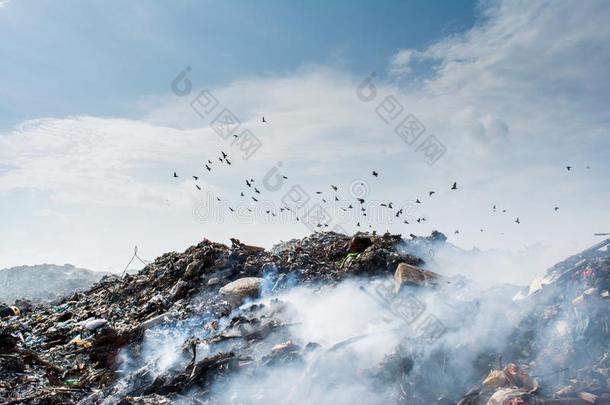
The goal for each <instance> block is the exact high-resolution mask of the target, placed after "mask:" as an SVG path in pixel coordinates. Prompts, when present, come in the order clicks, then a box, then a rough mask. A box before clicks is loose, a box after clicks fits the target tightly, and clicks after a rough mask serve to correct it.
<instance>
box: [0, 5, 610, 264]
mask: <svg viewBox="0 0 610 405" xmlns="http://www.w3.org/2000/svg"><path fill="white" fill-rule="evenodd" d="M380 3H381V4H380ZM609 20H610V5H608V4H607V2H605V1H601V0H600V1H596V0H591V1H586V2H578V3H577V2H573V1H501V0H496V1H453V2H426V1H395V2H394V1H386V2H375V1H364V0H362V1H347V0H345V1H340V0H337V1H333V2H328V1H326V2H323V1H311V2H307V3H305V2H286V1H271V0H269V1H259V2H249V1H228V2H211V1H209V2H208V1H185V2H180V4H179V5H176V4H171V3H169V2H162V1H146V2H144V1H134V2H129V3H125V2H119V1H110V2H101V1H99V2H98V1H91V2H77V1H63V2H51V1H29V0H12V1H11V0H9V1H7V0H4V1H0V37H1V38H3V39H4V40H3V41H0V60H2V63H0V224H2V236H3V239H2V241H3V243H2V244H0V268H1V267H9V266H17V265H23V264H38V263H44V262H46V263H57V264H63V263H72V264H74V265H77V266H80V267H86V268H91V269H94V270H104V271H115V272H118V271H122V270H123V268H124V266H125V265H126V264H127V262H128V261H129V258H130V257H131V255H132V253H133V248H134V246H135V245H137V246H138V248H139V254H140V256H141V257H143V258H144V259H146V260H153V259H154V258H155V257H157V256H158V255H160V254H162V253H164V252H167V251H172V250H183V249H185V248H186V247H188V246H190V245H192V244H195V243H197V242H198V241H200V240H202V239H203V238H208V239H211V240H215V241H219V242H223V243H229V238H231V237H236V238H239V239H240V240H241V241H242V242H244V243H249V244H254V245H262V246H265V247H271V246H272V245H274V244H276V243H278V242H280V241H282V240H284V241H285V240H288V239H291V238H294V237H303V236H305V235H307V234H308V233H310V232H311V230H312V229H314V230H317V229H324V230H330V229H335V230H340V231H344V232H347V233H354V232H356V231H358V230H364V231H367V230H368V231H372V230H376V231H377V232H385V231H386V230H389V231H391V232H396V233H401V234H403V235H405V236H407V235H409V234H410V233H414V234H428V233H430V232H431V231H432V230H434V229H438V230H440V231H442V232H444V233H446V234H447V236H448V237H449V241H450V242H451V243H454V244H456V245H458V246H460V247H462V248H464V249H471V248H473V247H476V248H478V249H483V250H502V251H507V252H523V251H524V250H525V251H530V252H536V253H538V254H539V256H540V257H539V259H540V266H543V265H551V264H552V263H553V262H555V261H557V260H560V259H562V258H564V257H566V256H568V255H570V254H573V253H576V252H578V251H579V250H582V249H584V248H586V247H588V246H590V245H592V244H593V243H595V242H596V241H599V240H600V239H601V237H598V236H594V233H596V232H610V216H608V204H609V201H610V187H609V186H610V177H609V176H608V173H609V169H610V159H608V156H609V155H610V134H609V131H610V129H609V128H610V126H609V125H608V124H609V123H610V116H609V113H610V112H609V110H608V105H610V104H609V101H610V100H609V98H610V91H609V90H610V81H609V80H608V79H609V78H610V77H609V76H610V73H609V72H610V69H609V67H610V66H609V64H610V48H608V46H607V43H608V40H609V39H610V26H609V25H608V24H607V21H609ZM227 114H229V115H230V117H233V119H235V120H238V121H239V126H231V125H228V124H226V121H222V119H223V118H226V117H227V116H229V115H227ZM263 116H264V117H265V119H266V122H262V117H263ZM217 117H220V118H217ZM221 121H222V122H225V124H224V125H221V124H219V122H221ZM234 135H236V136H237V138H235V137H234ZM246 141H247V142H246ZM248 142H250V143H248ZM248 145H249V147H248V148H246V146H248ZM221 151H223V152H225V153H226V154H227V155H228V159H229V161H230V162H231V165H228V164H227V163H226V162H224V161H223V162H221V161H219V159H218V158H219V156H221ZM208 159H209V160H211V161H212V162H213V163H212V164H211V171H209V172H208V171H207V170H206V168H205V166H204V165H205V164H206V163H207V161H208ZM208 165H209V164H208ZM566 166H570V167H571V170H569V171H568V170H567V169H566ZM373 171H376V172H377V173H378V174H379V175H378V176H377V177H376V176H373V175H372V172H373ZM174 172H176V173H177V175H178V177H177V178H175V177H173V173H174ZM193 175H195V176H197V177H198V180H195V179H194V178H192V177H191V176H193ZM282 176H285V177H287V178H284V177H282ZM246 179H254V180H255V181H254V183H253V187H252V188H249V187H247V186H246V184H245V180H246ZM454 182H457V186H458V187H457V190H451V186H452V185H453V183H454ZM196 185H197V186H199V187H200V188H201V190H199V189H197V188H196V187H195V186H196ZM331 185H335V186H337V191H336V192H335V191H334V190H333V189H332V188H331V187H330V186H331ZM254 187H257V189H258V190H259V191H260V194H259V193H255V192H253V188H254ZM430 191H435V193H434V194H432V195H430ZM241 192H243V193H244V197H241V196H240V193H241ZM316 192H322V194H317V193H316ZM295 196H299V198H296V197H295ZM305 196H306V198H305ZM252 197H255V198H256V199H257V200H259V201H258V203H255V202H254V200H253V199H252ZM335 197H337V199H338V200H339V201H336V200H335ZM358 197H361V198H364V199H365V204H364V205H363V206H364V207H365V208H366V210H367V211H366V213H367V216H366V217H364V216H362V211H359V209H360V203H359V202H358V201H357V200H356V198H358ZM218 199H220V201H219V200H218ZM322 199H324V200H326V202H324V201H323V200H322ZM417 201H420V203H418V202H417ZM389 202H392V204H393V207H392V208H386V207H384V206H381V205H380V204H385V205H388V203H389ZM291 204H293V205H294V204H296V208H295V207H294V206H293V208H294V210H293V212H288V211H286V210H284V211H283V212H282V210H281V209H282V208H285V207H287V206H291ZM349 204H351V205H352V206H353V207H355V208H353V209H349V208H348V205H349ZM494 206H495V207H496V209H495V210H494V209H493V207H494ZM229 207H231V209H233V210H234V211H230V210H229ZM299 207H301V208H299ZM555 207H558V209H557V210H556V209H555ZM401 208H402V209H403V211H402V214H399V217H396V216H395V214H396V213H397V212H398V211H399V210H400V209H401ZM249 210H252V212H250V211H249ZM267 210H268V211H269V212H270V213H271V212H273V213H274V214H276V216H275V217H274V216H271V214H270V213H269V214H268V213H267ZM504 211H505V212H504ZM320 212H321V213H322V214H320ZM318 214H319V215H322V217H318ZM296 216H298V217H299V220H298V221H297V220H296ZM418 218H419V219H421V220H420V222H419V223H418V222H417V219H418ZM517 218H518V219H519V222H520V223H516V220H517ZM405 220H406V221H407V222H408V224H406V223H405V222H404V221H405ZM318 222H320V223H328V225H329V226H328V227H322V228H319V227H317V226H316V225H317V223H318ZM358 223H359V224H360V227H358V226H357V224H358ZM456 231H459V233H456ZM543 253H544V254H543ZM541 268H542V267H541ZM491 270H492V269H490V271H491Z"/></svg>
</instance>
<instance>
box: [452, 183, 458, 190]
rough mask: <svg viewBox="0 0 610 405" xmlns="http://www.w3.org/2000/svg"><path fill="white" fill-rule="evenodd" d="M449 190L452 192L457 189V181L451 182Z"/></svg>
mask: <svg viewBox="0 0 610 405" xmlns="http://www.w3.org/2000/svg"><path fill="white" fill-rule="evenodd" d="M451 189H452V190H457V189H458V187H457V181H455V182H453V185H452V186H451Z"/></svg>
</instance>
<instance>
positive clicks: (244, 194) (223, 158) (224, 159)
mask: <svg viewBox="0 0 610 405" xmlns="http://www.w3.org/2000/svg"><path fill="white" fill-rule="evenodd" d="M261 121H262V122H263V123H267V120H266V119H265V117H262V120H261ZM234 136H237V135H234ZM218 161H219V162H220V164H226V165H228V166H231V161H230V160H229V156H228V155H227V154H226V153H225V152H223V151H220V156H218ZM204 167H205V169H206V170H207V171H208V172H212V167H213V162H212V160H209V159H208V160H207V162H206V163H204ZM586 168H587V169H590V167H589V166H587V167H586ZM566 170H567V171H571V170H572V166H566ZM371 175H372V177H373V178H379V172H378V171H376V170H373V171H372V173H371ZM281 176H282V178H283V179H288V177H287V176H285V175H283V174H282V175H281ZM173 177H174V178H178V177H179V176H178V174H177V173H176V172H175V171H174V175H173ZM192 178H193V179H194V180H195V182H197V181H198V180H199V178H200V176H196V175H193V176H192ZM255 182H256V181H255V179H253V178H247V179H245V183H244V184H245V186H246V187H247V188H246V189H244V190H243V191H240V197H241V198H243V199H247V198H248V197H249V198H250V199H251V200H252V201H253V202H254V203H258V202H259V198H260V195H261V191H260V190H259V189H258V188H257V187H256V186H255V185H254V184H255ZM195 187H196V188H197V190H200V191H202V188H201V186H199V184H197V183H195ZM330 189H331V190H332V191H333V193H334V201H335V202H340V201H341V202H346V200H342V199H341V198H339V196H338V194H337V193H338V191H339V187H337V186H336V185H334V184H331V185H330ZM448 189H449V191H450V192H452V191H456V190H458V183H457V181H454V182H453V184H451V186H450V187H448ZM315 194H316V195H319V196H321V197H320V198H321V202H322V203H324V204H327V203H328V200H327V199H326V198H324V197H322V196H323V195H324V192H323V191H316V192H315ZM435 194H436V191H435V190H430V191H428V197H429V198H430V197H433V196H434V195H435ZM216 200H217V201H222V200H221V198H220V197H218V196H217V197H216ZM347 202H349V200H347ZM356 203H358V204H359V207H358V208H356V207H354V205H355V204H356ZM365 203H366V201H365V199H364V198H359V197H356V198H355V201H353V204H352V202H349V204H348V205H347V206H346V207H345V206H339V209H341V210H342V211H344V212H347V211H349V210H360V214H361V215H362V217H367V209H366V207H365V206H364V205H365ZM415 204H422V201H421V200H420V198H416V199H415ZM379 205H380V206H381V207H384V208H387V209H390V210H394V205H393V203H392V202H391V201H388V202H382V203H380V204H379ZM227 208H228V209H229V210H230V211H231V212H235V209H234V208H233V207H231V206H230V205H228V206H227ZM246 209H247V210H248V212H252V209H251V208H248V207H247V208H246ZM491 210H492V212H494V213H495V212H498V207H497V206H496V205H495V204H494V205H493V206H492V207H491ZM553 210H554V211H558V210H559V207H558V206H555V207H554V208H553ZM284 211H288V212H291V213H292V212H293V211H292V209H291V208H290V207H288V206H285V205H284V206H282V207H280V212H284ZM265 212H266V214H267V215H270V216H272V217H276V216H277V213H276V212H273V211H272V210H270V209H269V210H266V211H265ZM501 212H502V213H506V209H502V210H501ZM294 214H295V218H296V221H300V220H301V219H300V218H299V216H298V215H297V213H294ZM393 214H394V216H395V217H396V218H399V219H401V220H402V222H403V223H404V224H407V225H409V224H410V222H409V221H408V219H407V218H402V216H403V215H404V214H405V213H404V209H403V208H400V209H398V210H396V211H395V212H394V211H393ZM426 221H427V219H426V218H425V217H419V218H417V219H415V222H417V223H418V224H421V223H425V222H426ZM514 223H516V224H521V219H520V217H516V219H515V220H514ZM316 226H317V227H318V228H328V227H329V224H328V223H318V224H317V225H316ZM356 227H358V228H360V227H361V223H360V221H356ZM372 227H373V226H372V225H371V224H369V228H372ZM484 231H485V230H484V229H483V228H481V229H480V232H484ZM459 233H460V231H459V229H456V230H455V231H454V234H459ZM502 234H503V233H502Z"/></svg>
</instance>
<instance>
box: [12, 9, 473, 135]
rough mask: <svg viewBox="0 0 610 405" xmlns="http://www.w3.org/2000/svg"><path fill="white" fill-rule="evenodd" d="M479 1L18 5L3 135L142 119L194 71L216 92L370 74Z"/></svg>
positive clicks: (465, 19)
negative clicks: (314, 72)
mask: <svg viewBox="0 0 610 405" xmlns="http://www.w3.org/2000/svg"><path fill="white" fill-rule="evenodd" d="M475 18H476V14H475V3H474V2H473V1H455V2H447V3H445V4H441V3H440V2H418V1H388V2H371V1H347V0H344V1H330V2H329V1H311V2H281V1H257V2H251V1H227V2H219V1H187V2H164V1H135V2H129V3H125V2H121V1H111V2H107V1H103V2H101V1H97V2H96V1H93V2H85V3H83V2H79V1H63V2H60V3H58V2H55V1H28V0H25V1H15V2H11V3H10V4H8V5H7V7H5V8H4V10H3V12H2V13H0V37H1V38H5V39H10V40H8V41H6V40H5V41H2V44H0V54H1V55H2V56H3V60H4V61H5V62H4V63H2V65H1V66H0V77H1V79H0V80H2V82H1V86H0V89H1V90H0V92H1V94H0V99H1V100H2V101H1V103H2V104H1V105H0V107H1V108H0V128H4V129H6V128H9V127H11V126H13V125H15V124H16V123H18V122H19V121H22V120H26V119H30V118H36V117H40V116H57V115H59V116H65V115H75V114H92V115H105V116H112V115H121V116H129V117H133V116H136V115H137V114H138V113H139V111H138V110H137V108H136V105H137V102H138V100H140V99H142V98H143V97H145V96H146V95H151V94H159V93H164V92H166V91H167V78H168V77H171V76H172V75H174V74H175V72H176V71H177V70H179V69H182V68H183V67H184V66H186V65H190V66H192V67H193V68H194V69H195V70H196V72H197V77H198V78H199V80H200V81H201V82H205V83H206V85H208V86H216V85H219V84H223V83H227V82H230V81H233V80H236V79H240V78H244V77H249V76H273V75H277V74H285V73H287V72H291V71H293V70H295V69H298V68H299V67H301V66H303V65H306V64H328V65H333V66H342V67H346V68H349V69H350V70H351V71H354V72H356V73H359V74H365V73H368V72H369V71H371V70H375V69H377V70H379V69H380V68H383V67H384V65H385V61H386V60H387V58H388V57H389V56H391V55H392V54H393V53H394V52H396V51H397V50H399V49H401V48H404V47H409V48H420V47H424V46H426V45H428V44H430V43H432V42H433V41H434V40H437V39H438V38H441V37H443V36H445V35H448V34H452V33H455V32H461V31H464V30H465V29H468V28H470V27H471V26H472V25H473V23H474V20H475Z"/></svg>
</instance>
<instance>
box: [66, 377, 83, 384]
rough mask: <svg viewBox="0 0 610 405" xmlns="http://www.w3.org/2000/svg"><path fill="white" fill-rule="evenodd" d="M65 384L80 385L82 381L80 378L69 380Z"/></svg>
mask: <svg viewBox="0 0 610 405" xmlns="http://www.w3.org/2000/svg"><path fill="white" fill-rule="evenodd" d="M64 384H66V385H79V384H80V380H79V379H78V378H68V379H67V380H66V381H64Z"/></svg>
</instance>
